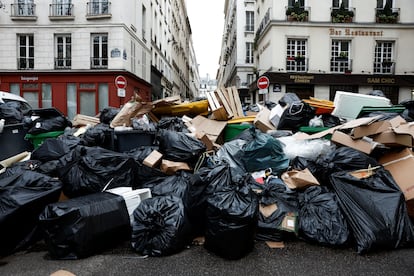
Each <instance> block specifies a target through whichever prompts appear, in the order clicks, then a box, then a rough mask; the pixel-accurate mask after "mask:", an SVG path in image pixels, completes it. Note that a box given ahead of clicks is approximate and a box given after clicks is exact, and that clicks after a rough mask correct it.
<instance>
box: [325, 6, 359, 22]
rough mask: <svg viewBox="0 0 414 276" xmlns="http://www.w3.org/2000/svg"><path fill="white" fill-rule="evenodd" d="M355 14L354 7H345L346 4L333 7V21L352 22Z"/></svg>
mask: <svg viewBox="0 0 414 276" xmlns="http://www.w3.org/2000/svg"><path fill="white" fill-rule="evenodd" d="M354 14H355V9H354V8H345V7H344V6H341V7H339V8H336V7H335V8H331V21H332V23H352V22H353V20H354Z"/></svg>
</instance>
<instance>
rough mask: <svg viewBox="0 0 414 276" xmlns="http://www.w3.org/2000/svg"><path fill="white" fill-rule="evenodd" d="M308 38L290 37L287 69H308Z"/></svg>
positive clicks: (303, 70)
mask: <svg viewBox="0 0 414 276" xmlns="http://www.w3.org/2000/svg"><path fill="white" fill-rule="evenodd" d="M306 44H307V40H306V39H288V41H287V61H286V70H287V71H296V72H305V71H307V58H306V56H307V54H306Z"/></svg>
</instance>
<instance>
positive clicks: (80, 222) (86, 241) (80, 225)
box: [39, 192, 131, 260]
mask: <svg viewBox="0 0 414 276" xmlns="http://www.w3.org/2000/svg"><path fill="white" fill-rule="evenodd" d="M39 221H40V225H41V227H42V229H43V233H44V237H45V242H46V245H47V248H48V252H49V254H50V256H51V258H53V259H61V260H74V259H81V258H85V257H88V256H91V255H93V254H95V253H98V252H101V251H102V250H104V249H108V248H110V247H112V246H116V245H117V244H118V243H120V242H122V241H126V240H128V239H129V238H130V236H131V224H130V219H129V214H128V209H127V206H126V203H125V200H124V198H123V197H122V196H120V195H116V194H113V193H107V192H102V193H95V194H90V195H86V196H80V197H77V198H72V199H69V200H66V201H61V202H56V203H53V204H49V205H48V206H46V208H45V209H44V211H43V212H42V214H41V215H40V216H39Z"/></svg>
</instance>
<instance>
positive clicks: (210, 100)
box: [206, 92, 217, 111]
mask: <svg viewBox="0 0 414 276" xmlns="http://www.w3.org/2000/svg"><path fill="white" fill-rule="evenodd" d="M206 96H207V101H208V105H209V106H210V109H211V111H214V110H216V109H217V106H216V103H215V102H214V101H213V99H212V97H211V93H210V92H206Z"/></svg>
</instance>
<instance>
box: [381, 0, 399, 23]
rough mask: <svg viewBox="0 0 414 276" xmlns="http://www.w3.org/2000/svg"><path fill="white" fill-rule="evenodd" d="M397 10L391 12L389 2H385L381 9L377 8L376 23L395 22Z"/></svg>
mask: <svg viewBox="0 0 414 276" xmlns="http://www.w3.org/2000/svg"><path fill="white" fill-rule="evenodd" d="M398 15H399V14H398V12H393V11H392V9H391V6H390V4H389V3H388V2H387V3H386V4H385V6H384V8H383V9H377V13H376V21H377V23H391V24H393V23H397V21H398Z"/></svg>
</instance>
